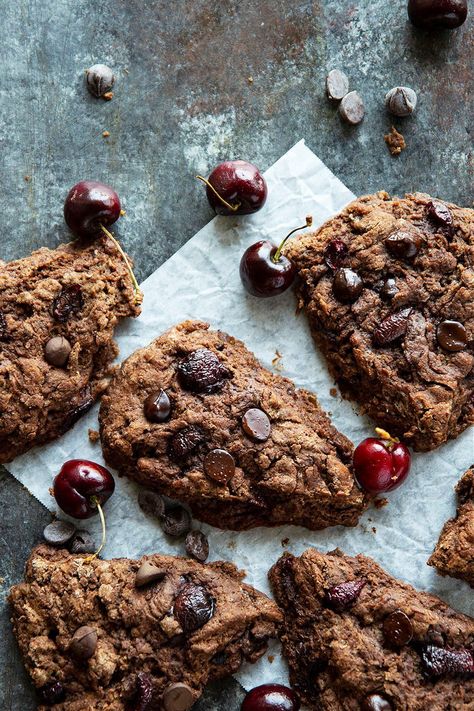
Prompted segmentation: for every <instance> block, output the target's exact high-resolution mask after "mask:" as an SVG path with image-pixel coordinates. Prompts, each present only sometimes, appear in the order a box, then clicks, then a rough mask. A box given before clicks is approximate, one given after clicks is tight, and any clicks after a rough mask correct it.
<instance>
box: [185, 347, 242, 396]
mask: <svg viewBox="0 0 474 711" xmlns="http://www.w3.org/2000/svg"><path fill="white" fill-rule="evenodd" d="M230 377H231V373H230V372H229V370H227V368H226V367H225V366H224V365H223V364H222V363H221V362H220V360H219V358H218V357H217V356H216V354H215V353H213V352H212V351H210V350H209V349H208V348H198V350H196V351H193V352H192V353H189V354H188V355H187V356H186V358H183V360H182V361H181V362H180V363H179V364H178V379H179V382H180V385H181V386H182V387H183V388H184V389H185V390H190V391H191V392H193V393H208V394H209V393H215V392H217V391H218V390H220V389H221V388H222V387H223V386H224V384H225V381H226V380H227V379H228V378H230Z"/></svg>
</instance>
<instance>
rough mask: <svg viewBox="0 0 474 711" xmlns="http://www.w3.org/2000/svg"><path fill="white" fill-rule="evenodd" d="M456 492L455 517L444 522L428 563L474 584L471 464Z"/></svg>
mask: <svg viewBox="0 0 474 711" xmlns="http://www.w3.org/2000/svg"><path fill="white" fill-rule="evenodd" d="M456 493H457V498H458V509H457V514H456V517H455V518H452V519H450V520H449V521H447V522H446V523H445V524H444V527H443V530H442V531H441V535H440V537H439V541H438V543H437V545H436V548H435V549H434V551H433V554H432V556H431V558H430V559H429V561H428V563H429V565H432V566H434V567H435V568H436V569H437V570H438V572H439V573H441V575H450V576H452V577H453V578H460V579H461V580H465V581H466V582H467V583H469V585H470V586H471V587H473V588H474V466H472V467H471V468H470V469H468V470H467V472H466V473H465V474H464V476H463V477H462V478H461V480H460V481H459V483H458V485H457V486H456Z"/></svg>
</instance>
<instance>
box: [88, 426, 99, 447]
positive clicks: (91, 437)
mask: <svg viewBox="0 0 474 711" xmlns="http://www.w3.org/2000/svg"><path fill="white" fill-rule="evenodd" d="M99 438H100V434H99V433H98V432H97V430H91V429H90V430H89V440H90V441H91V442H92V443H93V444H95V443H96V442H98V441H99Z"/></svg>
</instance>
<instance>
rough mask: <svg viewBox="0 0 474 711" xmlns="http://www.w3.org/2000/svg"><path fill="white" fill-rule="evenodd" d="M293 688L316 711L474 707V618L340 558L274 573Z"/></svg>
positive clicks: (301, 562) (289, 564)
mask: <svg viewBox="0 0 474 711" xmlns="http://www.w3.org/2000/svg"><path fill="white" fill-rule="evenodd" d="M269 578H270V582H271V585H272V588H273V591H274V594H275V598H276V601H277V603H278V605H279V606H280V608H281V610H282V612H283V615H284V624H283V626H282V631H281V640H282V644H283V653H284V655H285V657H286V659H287V660H288V664H289V667H290V680H291V684H292V686H293V688H294V689H295V691H296V692H297V694H298V695H299V697H300V698H301V701H302V703H304V704H305V706H306V707H307V708H308V709H310V710H311V711H344V710H345V709H364V710H365V711H398V710H399V709H406V710H407V711H408V709H409V710H410V711H427V709H430V711H455V710H457V709H471V708H474V657H473V650H474V619H472V618H471V617H468V616H467V615H463V614H461V613H458V612H455V611H454V610H452V609H451V608H449V607H448V606H447V605H446V604H445V603H444V602H443V601H442V600H440V599H439V598H437V597H435V596H434V595H429V594H427V593H424V592H418V591H417V590H415V589H414V588H412V587H411V586H410V585H408V584H406V583H403V582H401V581H400V580H397V579H395V578H392V577H391V576H390V575H389V574H388V573H386V572H385V571H384V570H383V569H382V568H380V566H378V565H377V564H376V563H375V562H374V561H373V560H371V559H370V558H367V557H365V556H362V555H358V556H356V557H355V558H351V557H349V556H346V555H343V553H342V552H341V551H339V550H336V551H333V552H331V553H327V554H323V553H320V552H319V551H317V550H315V549H311V548H310V549H308V550H307V551H306V552H305V553H303V555H301V556H300V557H298V558H297V557H295V556H293V555H291V554H289V553H285V554H284V555H283V556H282V557H281V558H280V559H279V561H278V562H277V563H276V564H275V565H274V566H273V568H272V569H271V570H270V573H269Z"/></svg>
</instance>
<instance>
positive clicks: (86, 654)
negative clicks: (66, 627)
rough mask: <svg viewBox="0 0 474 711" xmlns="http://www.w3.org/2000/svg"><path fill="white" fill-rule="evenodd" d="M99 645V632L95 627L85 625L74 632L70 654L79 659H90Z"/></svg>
mask: <svg viewBox="0 0 474 711" xmlns="http://www.w3.org/2000/svg"><path fill="white" fill-rule="evenodd" d="M96 647H97V632H96V630H95V629H94V628H93V627H89V626H88V625H84V626H83V627H79V629H77V630H76V631H75V632H74V635H73V637H72V640H71V643H70V644H69V652H70V654H71V655H72V656H73V657H74V658H75V659H77V660H78V661H85V660H87V659H90V658H91V657H92V655H93V654H94V652H95V648H96Z"/></svg>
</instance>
